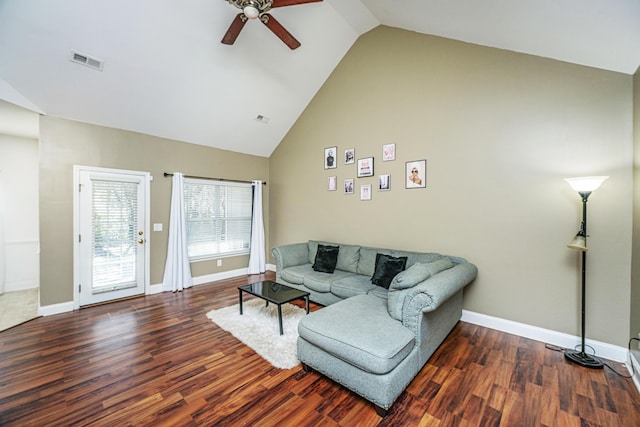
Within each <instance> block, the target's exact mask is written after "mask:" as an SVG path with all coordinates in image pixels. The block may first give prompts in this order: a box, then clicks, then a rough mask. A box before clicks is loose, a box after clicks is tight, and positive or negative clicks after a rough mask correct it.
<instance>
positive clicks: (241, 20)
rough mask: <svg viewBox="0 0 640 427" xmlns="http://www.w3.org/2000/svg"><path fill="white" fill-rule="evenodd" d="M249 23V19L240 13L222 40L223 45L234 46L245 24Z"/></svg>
mask: <svg viewBox="0 0 640 427" xmlns="http://www.w3.org/2000/svg"><path fill="white" fill-rule="evenodd" d="M246 23H247V18H246V17H245V16H244V13H239V14H238V15H236V17H235V18H234V19H233V22H231V25H230V26H229V29H228V30H227V33H226V34H225V35H224V37H223V38H222V43H224V44H233V43H234V42H235V41H236V39H237V38H238V34H240V31H241V30H242V28H243V27H244V24H246Z"/></svg>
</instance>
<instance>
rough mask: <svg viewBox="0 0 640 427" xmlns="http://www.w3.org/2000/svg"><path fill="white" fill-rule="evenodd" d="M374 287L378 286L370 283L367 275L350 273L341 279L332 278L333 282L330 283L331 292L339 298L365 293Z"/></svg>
mask: <svg viewBox="0 0 640 427" xmlns="http://www.w3.org/2000/svg"><path fill="white" fill-rule="evenodd" d="M374 288H378V286H376V285H374V284H372V283H371V280H370V279H369V278H368V277H367V276H362V275H360V274H351V275H349V276H347V277H345V278H343V279H339V280H334V281H333V283H331V293H332V294H334V295H336V296H339V297H340V298H351V297H353V296H356V295H365V294H367V293H369V291H370V290H371V289H374Z"/></svg>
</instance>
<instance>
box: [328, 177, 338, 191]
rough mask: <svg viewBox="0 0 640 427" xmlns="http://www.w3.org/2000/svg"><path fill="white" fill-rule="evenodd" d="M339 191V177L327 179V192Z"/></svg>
mask: <svg viewBox="0 0 640 427" xmlns="http://www.w3.org/2000/svg"><path fill="white" fill-rule="evenodd" d="M337 189H338V177H336V176H330V177H329V178H328V179H327V190H329V191H336V190H337Z"/></svg>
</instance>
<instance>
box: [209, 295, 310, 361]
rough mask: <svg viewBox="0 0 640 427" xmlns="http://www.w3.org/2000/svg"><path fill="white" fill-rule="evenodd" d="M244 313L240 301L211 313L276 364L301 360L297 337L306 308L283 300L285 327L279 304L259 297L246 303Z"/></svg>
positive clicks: (212, 317) (232, 332) (221, 325)
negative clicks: (279, 317) (281, 329)
mask: <svg viewBox="0 0 640 427" xmlns="http://www.w3.org/2000/svg"><path fill="white" fill-rule="evenodd" d="M242 311H243V314H242V316H241V315H240V307H239V305H238V304H235V305H232V306H230V307H224V308H220V309H218V310H211V311H210V312H208V313H207V317H208V318H209V319H211V320H212V321H213V322H214V323H215V324H217V325H218V326H220V327H221V328H222V329H224V330H225V331H228V332H230V333H231V334H232V335H233V336H234V337H236V338H238V339H239V340H240V341H242V342H243V343H245V344H246V345H248V346H249V347H251V348H252V349H254V350H255V352H256V353H258V354H259V355H260V356H262V358H263V359H265V360H266V361H267V362H269V363H271V364H272V365H273V366H275V367H276V368H280V369H291V368H294V367H296V366H297V365H299V364H300V361H299V360H298V351H297V344H296V341H297V340H298V322H300V319H302V318H303V317H304V316H305V315H306V311H305V310H304V309H302V308H300V307H296V306H295V305H293V304H282V327H283V331H284V335H280V328H279V326H278V306H277V305H276V304H271V303H270V304H269V306H267V307H265V301H264V300H262V299H259V298H256V299H250V300H245V301H243V303H242Z"/></svg>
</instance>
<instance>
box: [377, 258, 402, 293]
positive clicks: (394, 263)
mask: <svg viewBox="0 0 640 427" xmlns="http://www.w3.org/2000/svg"><path fill="white" fill-rule="evenodd" d="M406 265H407V257H406V256H402V257H397V258H396V257H393V256H391V255H385V254H380V253H379V254H376V269H375V272H374V273H373V276H372V277H371V283H373V284H374V285H378V286H382V287H383V288H385V289H389V285H390V284H391V281H392V280H393V278H394V277H396V274H398V273H400V272H401V271H404V268H405V267H406Z"/></svg>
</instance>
